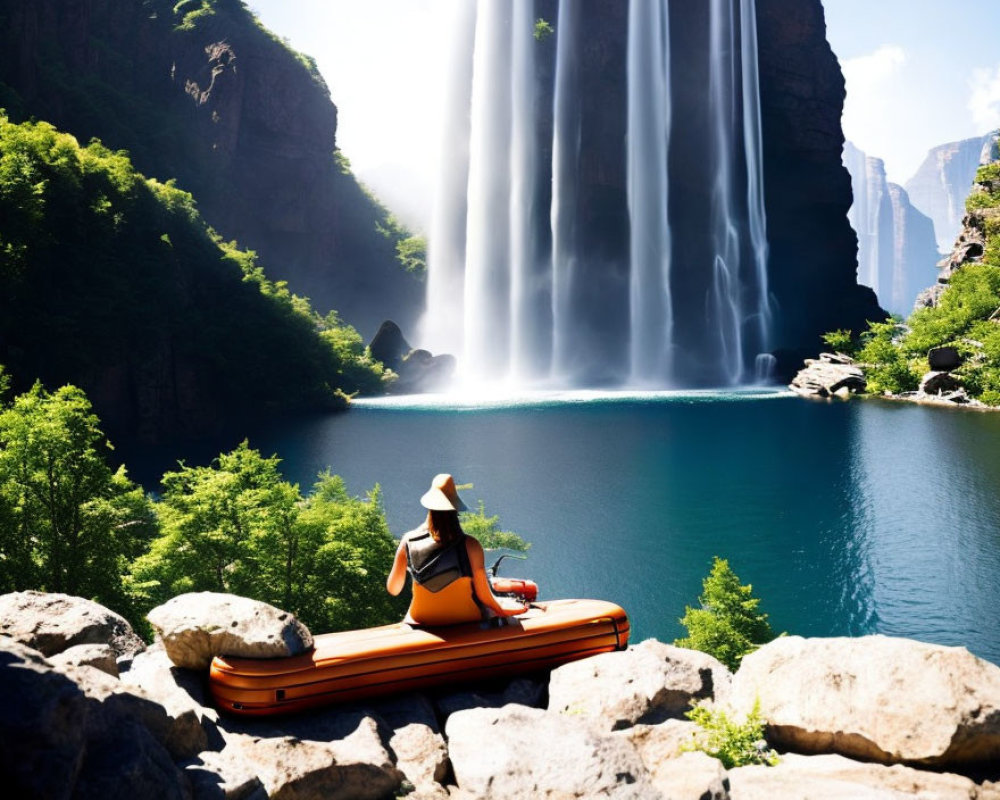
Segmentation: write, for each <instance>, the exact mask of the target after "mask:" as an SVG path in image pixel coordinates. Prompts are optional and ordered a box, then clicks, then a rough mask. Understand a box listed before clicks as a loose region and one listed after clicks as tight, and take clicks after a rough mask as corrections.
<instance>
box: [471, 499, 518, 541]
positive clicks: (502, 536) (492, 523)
mask: <svg viewBox="0 0 1000 800" xmlns="http://www.w3.org/2000/svg"><path fill="white" fill-rule="evenodd" d="M459 518H460V520H461V522H462V530H463V531H465V532H466V533H467V534H469V536H473V537H475V538H476V539H478V540H479V543H480V544H481V545H482V546H483V548H484V549H486V550H518V551H520V552H524V551H526V550H527V549H528V548H530V547H531V543H530V542H526V541H525V540H524V539H522V538H521V537H520V536H519V535H518V534H516V533H514V532H513V531H504V530H501V529H500V516H499V515H494V516H487V515H486V508H485V506H484V505H483V501H482V500H480V501H479V507H478V508H477V509H476V510H475V511H465V512H463V513H462V514H460V515H459Z"/></svg>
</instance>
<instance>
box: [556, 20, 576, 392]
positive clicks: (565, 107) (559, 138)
mask: <svg viewBox="0 0 1000 800" xmlns="http://www.w3.org/2000/svg"><path fill="white" fill-rule="evenodd" d="M579 13H580V3H579V0H559V34H558V35H559V38H558V42H557V44H556V85H555V97H554V103H553V117H554V119H553V136H552V369H553V373H554V377H555V378H556V379H559V378H561V377H564V376H566V375H567V374H568V373H570V372H571V371H572V364H571V354H570V342H571V340H572V337H573V303H572V298H573V289H574V286H573V280H574V273H575V272H576V260H577V253H576V248H575V239H576V225H577V219H576V197H577V179H578V177H579V167H580V126H581V124H582V116H581V110H580V88H579V85H578V84H579V79H578V74H577V73H578V69H579V67H578V64H577V51H576V47H575V44H576V38H577V37H576V35H575V34H576V29H577V27H578V22H577V14H579Z"/></svg>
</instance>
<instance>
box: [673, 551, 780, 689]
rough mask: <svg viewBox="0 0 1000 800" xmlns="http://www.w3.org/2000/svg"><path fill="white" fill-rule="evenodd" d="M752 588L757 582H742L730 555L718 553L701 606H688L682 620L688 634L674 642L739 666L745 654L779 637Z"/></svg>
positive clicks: (703, 586) (706, 584) (704, 583)
mask: <svg viewBox="0 0 1000 800" xmlns="http://www.w3.org/2000/svg"><path fill="white" fill-rule="evenodd" d="M752 592H753V586H751V585H750V584H747V585H746V586H743V585H741V584H740V579H739V578H738V577H737V575H736V573H735V572H733V570H732V569H731V568H730V566H729V562H728V561H727V560H726V559H723V558H719V557H718V556H715V557H714V558H713V560H712V570H711V572H710V573H709V574H708V576H707V577H706V578H705V579H704V581H703V582H702V593H701V595H700V596H699V598H698V602H699V604H700V607H699V608H692V607H691V606H687V607H685V609H684V616H683V617H682V618H681V620H680V622H681V625H683V626H684V627H685V628H687V631H688V635H687V636H686V637H684V638H682V639H677V640H676V641H675V642H674V644H675V645H677V646H678V647H687V648H690V649H692V650H701V651H702V652H704V653H708V654H709V655H711V656H714V657H715V658H717V659H718V660H719V661H721V662H722V663H723V664H725V665H726V666H727V667H728V668H729V669H731V670H736V669H738V668H739V665H740V661H741V660H742V659H743V656H745V655H747V653H752V652H753V651H754V650H756V649H757V648H758V647H759V646H760V645H762V644H765V643H766V642H769V641H771V640H772V639H774V638H775V634H774V632H773V631H772V630H771V626H770V624H769V623H768V621H767V614H764V613H762V612H760V611H759V610H758V609H757V606H759V605H760V600H759V599H758V598H756V597H754V596H753V594H752Z"/></svg>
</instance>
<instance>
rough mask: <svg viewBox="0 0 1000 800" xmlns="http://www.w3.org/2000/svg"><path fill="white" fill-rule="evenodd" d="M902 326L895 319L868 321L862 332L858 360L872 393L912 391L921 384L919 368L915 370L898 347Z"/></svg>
mask: <svg viewBox="0 0 1000 800" xmlns="http://www.w3.org/2000/svg"><path fill="white" fill-rule="evenodd" d="M901 336H902V328H901V326H900V325H899V324H898V323H896V322H894V321H891V320H890V321H889V322H869V323H868V330H867V331H865V333H863V334H862V335H861V343H862V347H861V350H860V351H859V352H858V360H859V361H861V362H862V363H863V364H864V365H865V377H866V379H867V381H868V391H869V392H874V393H881V392H892V393H893V394H897V393H899V392H909V391H913V390H914V389H916V388H917V386H918V385H919V384H920V371H919V370H914V369H913V368H912V367H911V365H910V363H909V361H908V360H907V358H906V354H905V353H904V352H903V350H902V349H901V348H900V347H899V345H898V342H899V339H900V337H901Z"/></svg>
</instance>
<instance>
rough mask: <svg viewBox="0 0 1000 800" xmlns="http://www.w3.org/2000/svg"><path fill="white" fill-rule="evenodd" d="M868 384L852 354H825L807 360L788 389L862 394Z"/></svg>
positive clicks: (820, 394) (814, 393)
mask: <svg viewBox="0 0 1000 800" xmlns="http://www.w3.org/2000/svg"><path fill="white" fill-rule="evenodd" d="M867 386H868V383H867V381H866V380H865V376H864V373H863V372H862V371H861V367H859V366H858V365H857V364H856V363H854V361H853V359H851V358H850V357H849V356H845V355H843V354H842V353H837V354H832V353H822V354H820V357H819V358H818V359H812V358H807V359H806V362H805V367H803V368H802V369H801V370H799V372H798V374H797V375H796V376H795V377H794V378H793V379H792V382H791V383H790V384H789V385H788V388H789V389H791V390H792V391H793V392H795V393H796V394H800V395H803V396H806V397H821V398H827V397H833V396H835V395H838V396H846V395H850V394H858V393H861V392H864V391H865V389H866V388H867Z"/></svg>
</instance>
